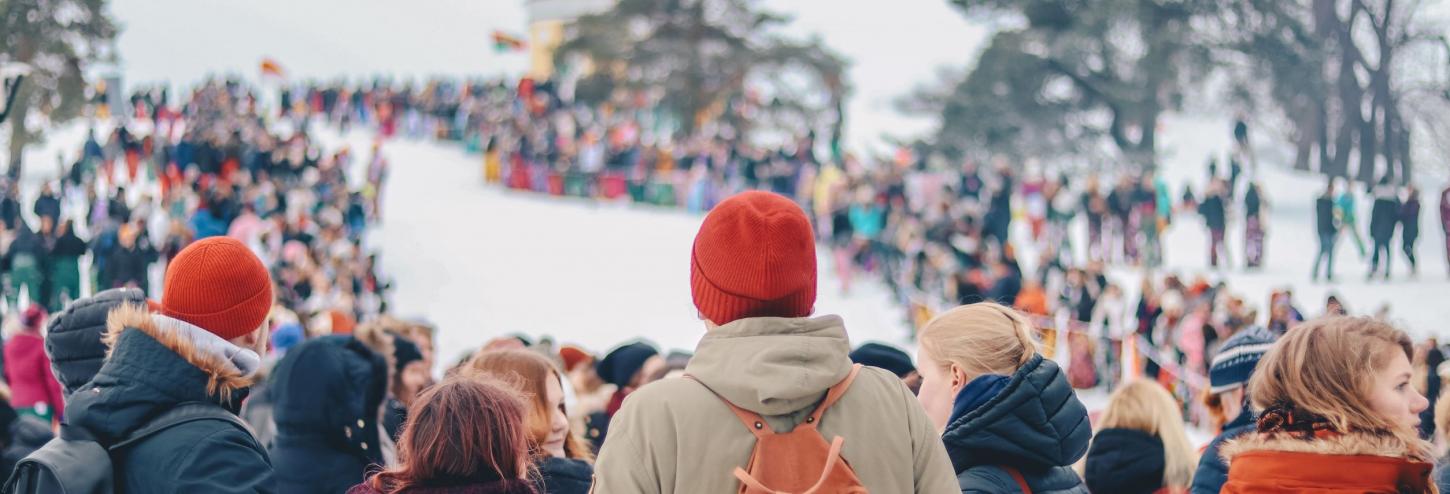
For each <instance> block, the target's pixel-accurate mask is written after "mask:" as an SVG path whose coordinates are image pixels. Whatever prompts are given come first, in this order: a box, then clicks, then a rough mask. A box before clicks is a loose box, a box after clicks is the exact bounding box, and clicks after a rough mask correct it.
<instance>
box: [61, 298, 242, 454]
mask: <svg viewBox="0 0 1450 494" xmlns="http://www.w3.org/2000/svg"><path fill="white" fill-rule="evenodd" d="M106 323H107V332H106V335H105V338H104V341H105V343H106V345H107V347H108V348H109V350H108V351H107V355H106V361H105V363H104V364H102V366H101V370H100V371H99V372H98V373H97V374H96V377H95V379H93V380H92V381H91V382H90V384H88V385H86V386H84V387H82V388H81V389H80V390H78V391H77V392H76V393H75V394H74V395H72V397H71V398H72V401H71V404H70V412H71V416H70V418H69V419H68V420H67V422H68V423H70V424H74V425H79V426H81V427H85V428H86V429H87V430H90V431H91V432H92V433H93V434H95V435H96V436H97V439H99V440H101V441H102V442H103V443H106V442H109V441H115V440H118V439H120V438H123V437H125V436H126V435H127V434H129V433H130V432H131V431H133V430H135V429H136V428H138V427H140V426H141V425H143V424H145V423H146V422H147V421H149V420H150V419H152V418H154V417H155V416H157V415H159V414H161V413H162V412H165V411H166V410H170V409H171V408H173V407H175V406H176V405H178V404H181V403H188V402H204V403H214V404H217V405H219V406H222V407H224V408H226V409H228V410H230V411H231V412H233V413H236V412H237V410H238V409H240V407H241V402H242V400H243V399H245V398H246V395H247V389H248V387H249V386H251V385H252V384H253V382H254V381H255V379H256V374H257V370H258V368H260V364H261V358H260V357H258V356H257V354H256V352H253V351H251V350H247V349H244V348H240V347H237V346H236V345H232V344H231V343H229V342H227V341H225V340H222V339H221V338H219V337H217V336H215V335H213V334H211V333H209V332H207V331H206V330H203V329H201V328H198V327H196V326H192V325H190V324H187V323H185V322H182V321H178V320H174V319H170V318H166V317H163V316H154V315H152V314H149V313H148V312H147V311H146V309H145V307H143V306H140V305H133V304H123V305H120V306H118V307H117V308H116V309H114V310H113V311H111V314H110V316H109V317H108V318H107V322H106Z"/></svg>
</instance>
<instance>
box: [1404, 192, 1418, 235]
mask: <svg viewBox="0 0 1450 494" xmlns="http://www.w3.org/2000/svg"><path fill="white" fill-rule="evenodd" d="M1400 236H1401V237H1402V238H1403V239H1404V240H1405V245H1414V244H1415V241H1416V240H1419V239H1420V199H1419V198H1414V199H1410V200H1408V201H1405V203H1404V204H1403V205H1401V206H1400Z"/></svg>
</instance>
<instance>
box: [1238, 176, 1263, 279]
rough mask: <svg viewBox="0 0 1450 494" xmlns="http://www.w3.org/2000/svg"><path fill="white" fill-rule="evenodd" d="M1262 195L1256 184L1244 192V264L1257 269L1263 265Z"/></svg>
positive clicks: (1251, 183)
mask: <svg viewBox="0 0 1450 494" xmlns="http://www.w3.org/2000/svg"><path fill="white" fill-rule="evenodd" d="M1266 202H1267V201H1265V200H1264V195H1263V193H1262V192H1261V188H1260V187H1259V184H1258V183H1255V182H1249V187H1248V190H1247V191H1245V192H1244V264H1245V265H1246V266H1248V267H1249V268H1250V269H1257V268H1259V267H1260V266H1263V263H1264V217H1263V209H1264V204H1265V203H1266Z"/></svg>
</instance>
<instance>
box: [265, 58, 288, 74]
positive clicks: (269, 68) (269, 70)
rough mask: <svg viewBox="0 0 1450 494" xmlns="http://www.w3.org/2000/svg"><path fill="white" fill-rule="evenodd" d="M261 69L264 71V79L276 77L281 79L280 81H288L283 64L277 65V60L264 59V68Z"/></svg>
mask: <svg viewBox="0 0 1450 494" xmlns="http://www.w3.org/2000/svg"><path fill="white" fill-rule="evenodd" d="M261 69H262V77H268V76H271V77H276V78H279V79H286V78H287V74H286V71H284V70H282V64H279V63H277V61H276V60H273V59H271V58H270V57H266V58H263V59H262V67H261Z"/></svg>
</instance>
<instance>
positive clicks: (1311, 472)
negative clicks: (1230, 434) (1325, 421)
mask: <svg viewBox="0 0 1450 494" xmlns="http://www.w3.org/2000/svg"><path fill="white" fill-rule="evenodd" d="M1409 449H1410V448H1409V447H1407V446H1406V445H1405V444H1404V443H1403V442H1401V441H1399V440H1396V439H1395V438H1392V437H1387V436H1376V435H1370V434H1344V435H1341V436H1338V437H1332V438H1323V439H1315V440H1312V441H1305V440H1299V439H1290V438H1266V437H1265V436H1264V435H1262V434H1249V435H1246V436H1244V437H1242V438H1240V439H1236V440H1234V441H1232V442H1230V443H1228V444H1227V445H1225V446H1224V448H1223V456H1224V458H1227V459H1229V469H1228V482H1227V483H1225V484H1224V485H1223V490H1222V491H1221V492H1222V493H1223V494H1243V493H1251V492H1252V493H1261V494H1262V493H1269V494H1275V493H1290V492H1318V493H1325V494H1349V493H1356V494H1359V493H1384V494H1399V493H1429V492H1434V491H1433V490H1432V488H1433V487H1432V486H1433V483H1432V482H1431V481H1430V472H1431V470H1432V469H1434V465H1432V464H1431V463H1429V462H1427V461H1420V460H1418V459H1415V458H1413V457H1412V455H1410V454H1409V453H1408V451H1409Z"/></svg>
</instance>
